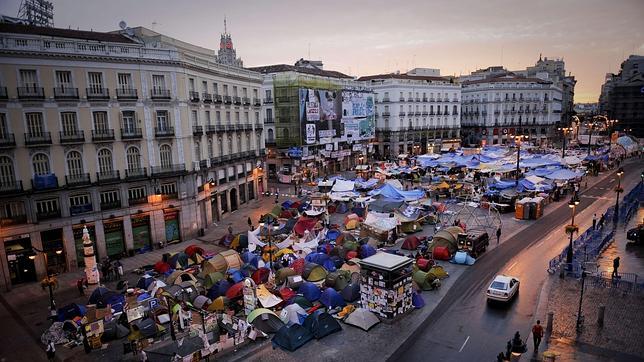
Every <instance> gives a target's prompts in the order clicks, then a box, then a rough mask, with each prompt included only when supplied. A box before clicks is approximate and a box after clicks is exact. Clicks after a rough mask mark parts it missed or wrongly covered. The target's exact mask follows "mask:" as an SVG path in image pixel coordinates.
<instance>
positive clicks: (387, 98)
mask: <svg viewBox="0 0 644 362" xmlns="http://www.w3.org/2000/svg"><path fill="white" fill-rule="evenodd" d="M389 102H390V100H389V97H385V98H383V99H382V103H389Z"/></svg>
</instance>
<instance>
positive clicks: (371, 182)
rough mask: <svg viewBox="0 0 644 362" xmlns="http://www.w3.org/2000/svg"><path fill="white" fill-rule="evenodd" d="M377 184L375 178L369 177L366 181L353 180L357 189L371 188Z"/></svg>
mask: <svg viewBox="0 0 644 362" xmlns="http://www.w3.org/2000/svg"><path fill="white" fill-rule="evenodd" d="M377 184H378V180H376V179H375V178H372V179H369V180H367V181H358V180H356V181H355V185H356V188H357V189H371V188H374V187H375V186H376V185H377Z"/></svg>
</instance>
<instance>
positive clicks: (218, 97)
mask: <svg viewBox="0 0 644 362" xmlns="http://www.w3.org/2000/svg"><path fill="white" fill-rule="evenodd" d="M212 101H213V102H215V103H221V94H213V95H212Z"/></svg>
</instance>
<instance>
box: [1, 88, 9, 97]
mask: <svg viewBox="0 0 644 362" xmlns="http://www.w3.org/2000/svg"><path fill="white" fill-rule="evenodd" d="M0 99H9V93H7V87H0Z"/></svg>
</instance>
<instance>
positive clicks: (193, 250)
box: [184, 245, 205, 258]
mask: <svg viewBox="0 0 644 362" xmlns="http://www.w3.org/2000/svg"><path fill="white" fill-rule="evenodd" d="M184 253H186V255H188V256H189V257H191V258H192V257H193V256H195V254H201V255H204V254H205V252H204V250H203V248H201V247H199V246H197V245H190V246H188V247H187V248H186V249H185V250H184Z"/></svg>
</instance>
